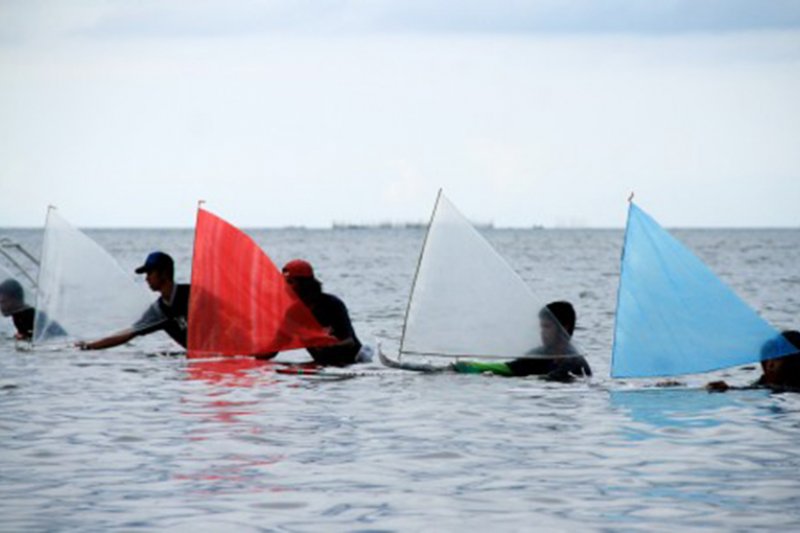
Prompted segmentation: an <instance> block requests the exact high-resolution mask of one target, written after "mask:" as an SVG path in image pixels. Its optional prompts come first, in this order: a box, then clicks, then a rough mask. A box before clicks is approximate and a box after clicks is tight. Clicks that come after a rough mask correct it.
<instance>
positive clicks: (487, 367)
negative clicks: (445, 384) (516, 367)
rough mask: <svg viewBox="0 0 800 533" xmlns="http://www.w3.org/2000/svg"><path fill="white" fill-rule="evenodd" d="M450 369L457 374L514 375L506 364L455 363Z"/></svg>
mask: <svg viewBox="0 0 800 533" xmlns="http://www.w3.org/2000/svg"><path fill="white" fill-rule="evenodd" d="M451 368H452V369H453V370H454V371H456V372H458V373H459V374H483V373H484V372H489V373H492V374H497V375H498V376H513V375H514V373H513V372H512V371H511V368H510V367H509V366H508V365H507V364H506V363H494V362H492V363H490V362H479V361H456V362H455V363H453V364H452V365H451Z"/></svg>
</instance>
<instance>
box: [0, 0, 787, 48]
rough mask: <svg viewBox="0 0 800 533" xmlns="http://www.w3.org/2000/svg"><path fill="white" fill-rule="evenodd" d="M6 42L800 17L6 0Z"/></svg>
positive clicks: (595, 9)
mask: <svg viewBox="0 0 800 533" xmlns="http://www.w3.org/2000/svg"><path fill="white" fill-rule="evenodd" d="M0 10H1V11H2V15H3V16H2V17H1V18H2V22H0V43H2V42H5V43H10V42H16V43H19V42H25V41H36V40H40V39H48V38H50V39H57V38H59V37H67V38H70V37H72V38H74V37H81V38H94V39H109V38H123V39H136V38H148V37H150V38H153V37H157V38H178V39H180V38H205V37H241V36H250V35H263V34H273V33H283V34H306V35H320V34H353V33H355V34H358V33H424V34H438V33H460V34H522V35H524V34H604V33H606V34H607V33H613V34H619V33H622V34H656V35H658V34H675V33H687V32H688V33H697V32H700V33H708V32H711V33H713V32H730V31H749V30H767V29H773V30H775V29H793V28H798V27H800V3H798V2H796V1H794V0H772V1H769V2H764V1H763V0H672V1H667V0H659V1H641V0H605V1H598V0H571V1H562V0H539V1H537V2H529V1H517V0H507V1H500V2H486V1H483V0H481V1H479V0H460V1H456V0H428V1H423V0H405V1H401V0H313V1H312V0H273V1H264V2H253V1H247V0H237V1H219V0H194V1H191V2H187V1H184V0H142V1H139V2H129V1H127V0H124V1H123V0H114V1H106V2H100V1H96V0H91V1H87V0H84V1H71V2H58V1H55V0H7V1H6V2H4V3H3V6H2V8H0Z"/></svg>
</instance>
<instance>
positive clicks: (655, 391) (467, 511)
mask: <svg viewBox="0 0 800 533" xmlns="http://www.w3.org/2000/svg"><path fill="white" fill-rule="evenodd" d="M88 233H89V234H90V235H91V236H92V237H93V238H95V239H96V240H97V241H99V242H100V244H101V245H102V246H104V247H105V248H106V249H107V250H109V252H110V253H111V254H112V255H114V256H115V258H116V259H117V260H118V261H119V262H120V264H121V265H122V266H123V267H124V268H126V269H133V268H134V267H135V266H137V265H138V264H140V263H141V261H142V260H143V259H144V257H145V255H146V254H147V253H148V252H149V251H151V250H154V249H161V250H164V251H167V252H169V253H171V254H172V255H173V256H174V257H175V259H176V263H177V265H176V266H177V277H178V278H179V279H183V280H188V278H189V269H190V261H191V247H192V238H193V234H192V232H191V231H189V230H91V231H89V232H88ZM248 233H250V235H251V236H253V237H254V238H255V239H256V241H257V242H259V244H261V245H262V246H263V248H264V249H265V250H266V251H267V252H268V253H269V254H270V256H271V257H272V259H273V260H274V262H275V263H277V264H279V265H280V264H282V263H283V262H285V261H287V260H289V259H292V258H295V257H303V258H306V259H308V260H310V261H311V262H312V263H313V264H314V265H315V267H316V270H317V274H318V276H319V278H320V279H321V280H322V281H323V283H324V286H325V289H326V290H327V291H329V292H332V293H334V294H337V295H339V296H340V297H342V298H343V299H344V300H345V302H346V303H347V304H348V307H349V308H350V311H351V315H352V317H353V319H354V323H355V326H356V330H357V333H358V335H359V336H360V337H361V339H362V340H364V341H372V340H374V339H376V338H377V339H379V340H380V341H381V342H382V343H383V347H384V350H385V351H387V352H388V353H390V354H392V353H396V350H397V347H398V343H399V337H400V331H401V328H402V321H403V313H404V311H405V306H406V302H407V298H408V293H409V289H410V285H411V279H412V276H413V273H414V268H415V264H416V261H417V256H418V254H419V248H420V245H421V243H422V238H423V230H418V229H365V230H356V229H349V230H345V229H342V230H301V229H296V230H287V229H282V230H252V231H248ZM484 234H485V235H486V236H487V238H488V239H489V240H490V241H491V242H492V243H493V244H494V245H495V246H496V248H497V249H498V250H499V251H500V253H501V254H503V255H504V256H505V257H506V258H507V259H508V260H509V262H510V263H511V264H512V266H514V268H515V269H517V271H518V272H519V273H520V274H521V275H522V277H523V279H525V281H527V282H528V283H529V285H530V286H531V289H532V290H533V292H534V293H536V294H538V295H540V296H541V299H542V300H550V299H568V300H571V301H573V302H574V303H575V304H576V308H577V310H578V326H579V330H578V332H577V333H576V338H577V339H578V340H579V341H580V344H581V346H582V347H583V348H584V350H585V351H586V352H587V353H588V355H589V360H590V362H591V365H592V367H593V369H594V370H595V374H596V375H595V377H594V378H593V379H592V380H591V381H590V382H588V383H576V384H571V385H561V384H548V383H544V382H540V381H538V380H536V379H535V378H530V379H505V378H498V377H487V376H475V375H430V376H428V375H418V374H414V373H404V372H402V371H395V370H389V369H384V368H382V367H381V366H380V365H379V364H378V363H374V364H370V365H365V366H362V367H361V370H362V371H363V372H362V373H363V374H364V375H358V376H356V377H352V378H344V377H341V378H340V377H337V378H335V379H334V378H320V377H313V376H307V377H302V376H287V375H282V374H276V373H275V372H274V366H273V365H271V364H270V363H256V362H252V361H248V360H245V361H224V362H208V361H203V362H196V361H187V360H186V359H185V358H183V357H174V356H173V357H168V356H153V355H150V354H151V353H152V346H154V345H155V344H163V343H164V342H165V341H164V339H163V338H161V339H159V338H149V339H142V340H140V341H139V342H138V343H136V344H134V345H132V346H126V347H122V348H119V349H115V350H109V351H106V352H93V353H86V352H77V351H74V350H61V351H39V352H25V351H18V350H16V349H15V346H14V343H13V341H10V340H4V341H1V342H0V439H1V440H0V447H1V448H0V529H2V530H3V531H31V530H33V531H35V530H47V531H105V530H117V531H133V530H158V531H223V530H236V531H485V530H489V529H493V530H496V531H532V530H604V531H606V530H609V531H610V530H622V531H670V532H674V531H675V530H731V531H737V530H738V531H752V530H757V529H764V530H792V529H794V530H797V529H800V505H798V498H799V497H800V476H798V472H800V447H798V443H800V394H769V393H767V392H765V391H752V390H751V391H735V392H729V393H726V394H708V393H706V392H705V391H703V390H702V389H700V388H699V387H700V386H701V385H702V384H704V383H705V382H706V381H709V380H711V379H719V378H724V379H726V380H729V381H731V382H733V383H735V384H747V383H749V382H751V381H753V380H755V379H756V378H757V377H758V375H759V372H758V371H757V369H755V368H744V369H742V368H739V369H733V370H729V371H726V372H718V373H715V374H713V375H704V376H691V377H688V378H687V379H685V380H684V381H685V383H686V387H684V388H680V389H660V388H654V387H652V382H648V381H624V382H623V381H615V380H611V379H610V378H609V377H608V369H609V359H610V351H611V340H612V333H613V321H614V306H615V297H616V287H617V280H618V269H619V265H618V263H619V255H620V246H621V242H622V231H619V230H607V231H605V230H488V231H485V232H484ZM675 234H676V236H677V237H678V238H680V239H681V240H683V241H684V242H685V243H686V244H688V245H689V246H690V247H691V248H692V249H694V250H695V251H696V252H697V253H698V255H700V257H701V258H702V259H704V260H705V261H706V262H707V263H708V264H709V265H710V266H711V267H712V269H713V270H714V271H715V272H717V273H718V274H719V275H720V277H722V278H723V279H724V280H725V281H726V282H727V283H728V284H729V285H730V286H732V287H733V288H734V289H735V290H736V291H737V292H738V293H739V294H740V295H741V296H742V297H743V298H744V299H745V300H746V301H748V302H749V303H750V304H751V305H753V306H754V307H755V308H756V309H757V310H758V311H759V312H760V313H761V314H762V316H764V317H765V318H766V319H767V320H769V321H770V322H772V323H773V324H775V325H776V326H777V327H779V328H788V327H792V328H795V329H796V328H800V269H798V265H800V231H798V230H796V229H795V230H682V231H676V232H675ZM0 235H3V236H10V237H12V238H14V239H16V240H19V241H21V242H22V243H23V244H25V245H26V246H27V247H28V248H30V249H32V250H34V251H37V252H38V249H39V247H40V244H41V232H40V231H29V230H9V231H2V232H0ZM104 305H105V303H104V302H97V312H98V313H99V314H100V313H102V312H103V307H104ZM712 326H713V317H711V316H698V317H697V327H698V329H700V330H702V329H703V328H706V327H712ZM291 356H292V357H293V358H294V359H296V360H299V359H302V357H303V356H302V355H299V354H291Z"/></svg>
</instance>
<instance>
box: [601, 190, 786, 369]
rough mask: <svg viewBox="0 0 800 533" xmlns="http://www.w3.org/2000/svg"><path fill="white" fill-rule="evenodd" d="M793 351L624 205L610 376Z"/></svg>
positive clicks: (674, 244) (635, 210)
mask: <svg viewBox="0 0 800 533" xmlns="http://www.w3.org/2000/svg"><path fill="white" fill-rule="evenodd" d="M796 351H797V348H794V347H793V346H792V345H791V344H790V343H789V342H788V341H786V340H785V339H784V338H783V337H782V336H781V335H780V333H779V332H778V331H777V330H776V329H775V328H773V327H772V326H771V325H770V324H769V323H767V322H766V321H765V320H764V319H763V318H761V317H760V316H759V315H758V314H757V313H756V312H755V311H754V310H753V309H752V308H750V307H749V306H748V305H747V304H746V303H745V302H744V301H742V300H741V299H740V298H739V297H738V296H737V295H736V294H735V293H734V292H733V291H732V290H731V289H730V288H729V287H728V286H727V285H725V284H724V283H723V282H722V281H721V280H720V279H719V278H718V277H717V276H716V275H714V273H713V272H711V270H710V269H709V268H708V267H707V266H706V265H705V264H704V263H703V262H702V261H700V259H698V258H697V256H695V255H694V254H693V253H692V252H691V251H689V250H688V249H687V248H686V247H685V246H684V245H683V244H681V243H680V242H679V241H678V240H677V239H675V238H674V237H673V236H672V235H670V234H669V233H668V232H667V231H666V230H664V228H662V227H661V226H659V225H658V223H657V222H656V221H655V220H653V219H652V218H651V217H650V216H648V215H647V213H645V212H644V211H642V210H641V209H639V208H638V207H637V206H636V205H634V204H633V203H631V204H630V209H629V211H628V225H627V229H626V232H625V244H624V248H623V252H622V269H621V273H620V282H619V293H618V297H617V316H616V326H615V330H614V350H613V355H612V362H611V376H612V377H617V378H622V377H654V376H674V375H679V374H694V373H698V372H708V371H711V370H718V369H720V368H727V367H731V366H736V365H742V364H747V363H754V362H757V361H760V360H762V359H770V358H773V357H781V356H783V355H787V354H789V353H792V352H796Z"/></svg>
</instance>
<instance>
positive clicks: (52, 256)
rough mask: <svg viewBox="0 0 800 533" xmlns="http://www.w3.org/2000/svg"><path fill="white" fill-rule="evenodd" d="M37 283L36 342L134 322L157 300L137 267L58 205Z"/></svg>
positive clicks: (92, 334) (50, 217)
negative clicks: (126, 265)
mask: <svg viewBox="0 0 800 533" xmlns="http://www.w3.org/2000/svg"><path fill="white" fill-rule="evenodd" d="M38 286H39V287H38V293H37V299H36V313H37V315H36V325H35V328H34V337H33V341H34V343H43V342H47V341H53V340H56V341H64V340H65V338H66V339H92V338H97V337H101V336H105V335H109V334H111V333H115V332H118V331H120V330H123V329H126V328H130V327H132V326H133V324H134V323H136V322H137V321H139V319H140V318H141V317H142V315H143V314H144V313H145V311H146V310H147V309H148V307H149V306H150V305H151V304H152V302H153V301H154V300H155V296H154V295H152V294H149V293H148V291H147V289H146V288H145V287H144V286H143V285H140V284H137V283H136V282H135V274H134V273H133V272H124V271H123V270H122V268H121V267H120V266H119V264H118V263H117V262H116V261H115V260H114V258H113V257H111V255H109V253H108V252H106V251H105V250H104V249H103V248H102V247H101V246H100V245H99V244H97V242H95V241H94V240H92V239H91V238H89V237H88V236H87V235H86V234H85V233H83V232H82V231H80V230H79V229H77V228H74V227H72V226H71V225H70V224H69V223H68V222H67V221H66V220H64V219H63V218H62V217H61V216H59V214H58V213H57V212H56V210H55V209H54V208H50V210H49V211H48V213H47V222H46V224H45V230H44V241H43V243H42V258H41V264H40V267H39V280H38ZM61 331H63V332H66V337H65V336H64V335H63V334H61V335H58V333H60V332H61Z"/></svg>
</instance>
